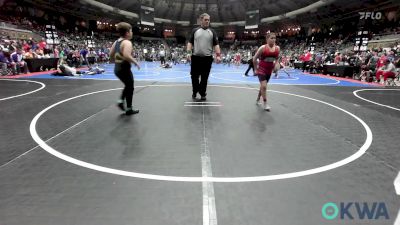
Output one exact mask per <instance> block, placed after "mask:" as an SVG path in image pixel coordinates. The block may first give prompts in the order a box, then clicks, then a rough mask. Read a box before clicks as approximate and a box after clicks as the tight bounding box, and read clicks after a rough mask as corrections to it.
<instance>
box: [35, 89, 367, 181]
mask: <svg viewBox="0 0 400 225" xmlns="http://www.w3.org/2000/svg"><path fill="white" fill-rule="evenodd" d="M177 86H179V87H182V86H184V87H190V85H147V86H136V87H177ZM209 86H210V87H221V88H237V89H248V90H249V89H250V90H258V89H257V88H251V87H238V86H223V85H209ZM114 90H120V88H115V89H107V90H102V91H95V92H90V93H86V94H82V95H78V96H75V97H71V98H68V99H65V100H62V101H59V102H57V103H55V104H53V105H50V106H48V107H47V108H45V109H43V110H42V111H41V112H39V113H38V114H37V115H36V116H35V117H34V118H33V119H32V121H31V124H30V127H29V130H30V134H31V136H32V138H33V139H34V140H35V142H36V143H37V144H38V145H39V146H40V147H42V148H43V149H44V150H45V151H47V152H48V153H50V154H52V155H53V156H56V157H58V158H60V159H62V160H65V161H67V162H70V163H72V164H75V165H78V166H81V167H85V168H88V169H92V170H96V171H100V172H104V173H109V174H115V175H120V176H127V177H135V178H142V179H151V180H160V181H180V182H226V183H234V182H255V181H271V180H282V179H290V178H295V177H302V176H308V175H312V174H318V173H322V172H325V171H329V170H333V169H336V168H338V167H341V166H344V165H347V164H349V163H351V162H353V161H355V160H356V159H358V158H360V157H361V156H362V155H363V154H364V153H365V152H366V151H367V150H368V148H369V147H370V146H371V143H372V139H373V136H372V131H371V129H370V128H369V126H368V125H367V124H366V123H365V122H364V121H363V120H362V119H360V118H359V117H357V116H356V115H354V114H352V113H350V112H348V111H347V110H345V109H342V108H340V107H338V106H335V105H333V104H330V103H327V102H324V101H321V100H317V99H314V98H310V97H306V96H302V95H297V94H292V93H286V92H281V91H274V90H270V92H275V93H280V94H285V95H290V96H295V97H300V98H304V99H308V100H311V101H315V102H318V103H322V104H325V105H328V106H330V107H333V108H334V109H337V110H339V111H342V112H344V113H346V114H348V115H350V116H351V117H353V118H354V119H356V120H357V121H358V122H359V123H360V124H361V125H362V126H363V127H364V129H365V132H366V139H365V142H364V144H363V145H362V146H361V147H360V149H359V150H358V151H357V152H355V153H354V154H352V155H351V156H349V157H347V158H345V159H342V160H340V161H337V162H335V163H331V164H328V165H325V166H321V167H317V168H313V169H308V170H302V171H297V172H291V173H283V174H275V175H266V176H251V177H180V176H164V175H157V174H146V173H138V172H131V171H124V170H118V169H113V168H108V167H104V166H99V165H95V164H92V163H88V162H84V161H81V160H79V159H75V158H72V157H70V156H68V155H65V154H63V153H61V152H58V151H57V150H55V149H54V148H52V147H51V146H49V145H48V144H47V143H46V142H45V141H44V140H42V139H41V138H40V137H39V135H38V133H37V131H36V124H37V121H38V120H39V118H40V117H41V116H42V115H43V114H44V113H45V112H47V111H48V110H50V109H52V108H53V107H55V106H57V105H60V104H62V103H64V102H67V101H70V100H73V99H77V98H81V97H84V96H88V95H92V94H97V93H102V92H108V91H114Z"/></svg>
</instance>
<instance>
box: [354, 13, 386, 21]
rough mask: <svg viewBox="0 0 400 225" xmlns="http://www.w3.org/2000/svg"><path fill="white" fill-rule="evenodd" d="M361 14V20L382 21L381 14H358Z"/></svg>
mask: <svg viewBox="0 0 400 225" xmlns="http://www.w3.org/2000/svg"><path fill="white" fill-rule="evenodd" d="M358 13H359V14H360V20H364V19H365V20H366V19H369V18H371V19H373V20H380V19H382V13H381V12H358Z"/></svg>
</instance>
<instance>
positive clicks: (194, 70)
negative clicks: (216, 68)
mask: <svg viewBox="0 0 400 225" xmlns="http://www.w3.org/2000/svg"><path fill="white" fill-rule="evenodd" d="M212 62H213V57H212V56H195V55H192V64H191V68H190V75H191V76H192V88H193V89H192V90H193V96H195V95H196V94H197V93H199V94H200V95H201V96H202V97H205V96H206V95H207V81H208V76H209V74H210V70H211V64H212ZM199 78H201V80H200V82H199Z"/></svg>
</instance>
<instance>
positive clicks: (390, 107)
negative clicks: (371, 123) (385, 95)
mask: <svg viewBox="0 0 400 225" xmlns="http://www.w3.org/2000/svg"><path fill="white" fill-rule="evenodd" d="M362 91H400V89H359V90H355V91H353V94H354V96H356V97H357V98H359V99H361V100H364V101H366V102H369V103H372V104H375V105H379V106H383V107H386V108H389V109H394V110H397V111H400V109H399V108H396V107H393V106H390V105H384V104H381V103H378V102H374V101H371V100H369V99H366V98H363V97H361V96H359V95H358V92H362Z"/></svg>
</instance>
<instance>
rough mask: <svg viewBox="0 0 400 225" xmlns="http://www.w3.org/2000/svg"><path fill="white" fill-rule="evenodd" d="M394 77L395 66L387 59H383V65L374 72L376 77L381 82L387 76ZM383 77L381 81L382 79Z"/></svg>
mask: <svg viewBox="0 0 400 225" xmlns="http://www.w3.org/2000/svg"><path fill="white" fill-rule="evenodd" d="M395 77H396V67H395V66H394V64H393V63H392V62H390V60H389V59H387V58H386V59H385V61H384V65H383V66H382V67H381V68H380V69H378V71H377V72H376V79H377V80H378V81H380V82H381V83H383V82H384V81H386V80H387V79H388V78H395ZM382 78H383V81H382Z"/></svg>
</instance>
